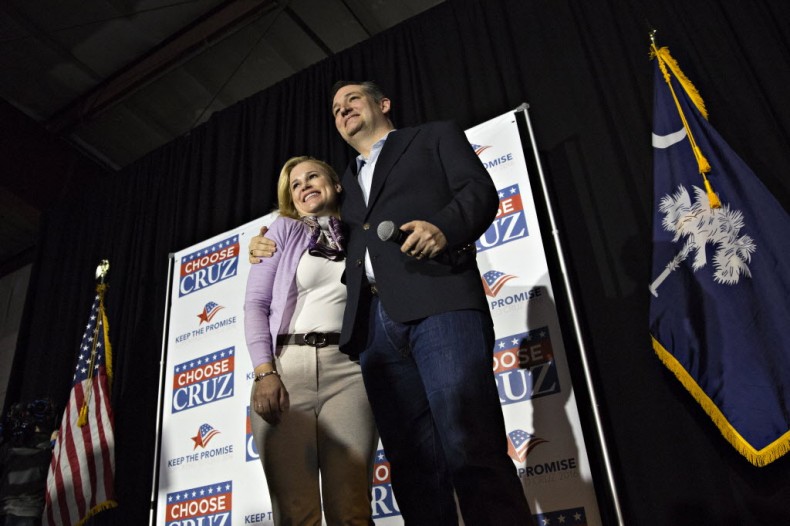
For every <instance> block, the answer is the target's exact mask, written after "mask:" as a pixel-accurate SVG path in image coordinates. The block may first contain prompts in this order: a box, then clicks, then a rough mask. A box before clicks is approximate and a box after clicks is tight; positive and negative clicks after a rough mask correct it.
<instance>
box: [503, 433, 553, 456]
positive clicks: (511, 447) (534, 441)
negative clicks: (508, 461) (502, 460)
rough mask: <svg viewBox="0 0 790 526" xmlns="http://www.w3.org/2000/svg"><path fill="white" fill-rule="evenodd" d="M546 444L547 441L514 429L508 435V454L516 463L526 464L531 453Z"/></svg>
mask: <svg viewBox="0 0 790 526" xmlns="http://www.w3.org/2000/svg"><path fill="white" fill-rule="evenodd" d="M544 442H547V440H544V439H542V438H540V437H536V436H535V435H530V434H529V433H527V432H526V431H524V430H523V429H514V430H513V431H511V432H510V433H508V434H507V454H508V455H509V456H510V458H512V459H513V460H514V461H516V462H524V461H525V460H527V455H529V452H530V451H532V450H533V449H535V447H537V446H539V445H540V444H543V443H544Z"/></svg>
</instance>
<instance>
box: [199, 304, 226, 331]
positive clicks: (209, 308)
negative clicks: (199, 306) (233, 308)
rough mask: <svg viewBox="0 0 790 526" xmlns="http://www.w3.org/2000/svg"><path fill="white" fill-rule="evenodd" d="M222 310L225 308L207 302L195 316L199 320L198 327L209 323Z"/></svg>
mask: <svg viewBox="0 0 790 526" xmlns="http://www.w3.org/2000/svg"><path fill="white" fill-rule="evenodd" d="M224 308H225V307H223V306H222V305H219V304H218V303H216V302H214V301H209V302H208V303H206V306H205V307H203V312H201V313H200V314H198V315H197V317H198V318H199V319H200V325H203V324H204V323H208V322H210V321H211V319H212V318H213V317H214V316H216V315H217V313H218V312H219V311H220V310H221V309H224Z"/></svg>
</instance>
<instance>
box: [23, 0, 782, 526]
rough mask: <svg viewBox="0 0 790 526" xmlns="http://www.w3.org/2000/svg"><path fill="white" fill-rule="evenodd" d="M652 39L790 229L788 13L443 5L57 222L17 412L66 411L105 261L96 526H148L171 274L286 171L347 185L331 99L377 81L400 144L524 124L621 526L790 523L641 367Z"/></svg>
mask: <svg viewBox="0 0 790 526" xmlns="http://www.w3.org/2000/svg"><path fill="white" fill-rule="evenodd" d="M651 27H654V28H656V29H658V31H659V32H658V36H657V37H658V42H659V44H660V45H666V46H669V47H670V49H671V50H672V52H673V55H674V56H675V58H676V59H677V60H678V61H679V63H680V65H681V67H682V68H683V69H684V71H685V72H686V74H687V75H688V76H689V77H690V78H691V80H692V81H693V82H694V83H695V84H696V86H697V88H698V89H699V90H700V92H701V94H702V96H703V98H704V100H705V102H706V104H707V107H708V110H709V113H710V121H711V122H712V124H713V125H714V127H716V128H717V130H718V131H719V132H720V133H721V134H722V135H723V136H724V137H725V139H726V140H727V141H728V142H729V144H730V146H732V147H733V149H735V151H737V152H738V153H739V154H740V155H741V156H742V157H743V158H744V159H745V160H746V162H747V163H748V164H749V165H750V166H751V167H752V169H753V170H754V171H755V172H756V173H757V174H758V176H759V177H760V178H761V179H762V180H763V181H764V183H765V184H766V185H767V186H768V187H769V188H770V189H771V190H772V191H773V192H774V194H775V195H776V196H777V198H778V199H779V200H780V201H781V202H782V203H783V204H784V205H785V208H788V203H790V178H788V177H787V171H788V167H790V100H789V98H788V96H787V94H786V93H787V86H788V85H790V3H788V2H787V1H786V0H740V1H737V0H726V1H725V0H719V1H714V0H694V1H689V0H660V1H652V2H651V1H647V0H596V1H575V0H533V1H525V0H450V1H448V2H446V3H444V4H442V5H440V6H437V7H436V8H434V9H432V10H430V11H428V12H426V13H424V14H422V15H420V16H418V17H416V18H414V19H411V20H408V21H406V22H405V23H403V24H401V25H399V26H397V27H395V28H393V29H391V30H389V31H387V32H385V33H382V34H379V35H377V36H375V37H374V38H372V39H370V40H369V41H367V42H365V43H363V44H360V45H358V46H356V47H354V48H351V49H349V50H346V51H344V52H342V53H340V54H338V55H336V56H333V57H331V58H328V59H326V60H324V61H323V62H321V63H319V64H317V65H315V66H314V67H312V68H310V69H308V70H306V71H304V72H301V73H299V74H297V75H294V76H293V77H291V78H289V79H287V80H285V81H283V82H281V83H279V84H277V85H275V86H274V87H272V88H270V89H267V90H265V91H262V92H260V93H258V94H256V95H255V96H252V97H250V98H249V99H246V100H244V101H242V102H240V103H238V104H236V105H234V106H232V107H230V108H228V109H226V110H224V111H222V112H219V113H217V114H215V115H214V116H213V117H212V118H211V119H210V121H209V122H208V123H206V124H204V125H202V126H200V127H199V128H197V129H195V130H193V131H192V132H191V133H190V134H188V135H186V136H184V137H181V138H179V139H178V140H176V141H173V142H172V143H170V144H168V145H166V146H164V147H162V148H160V149H158V150H157V151H155V152H153V153H151V154H149V155H148V156H146V157H145V158H143V159H141V160H140V161H138V162H136V163H134V164H133V165H132V166H130V167H128V168H127V169H125V170H123V171H122V172H120V173H118V174H116V175H114V176H112V177H110V178H108V179H106V180H103V181H101V182H99V183H97V184H95V185H93V186H90V187H82V188H79V189H77V190H75V192H74V193H73V194H72V195H69V196H68V197H67V198H65V199H63V200H62V202H61V203H59V205H58V206H57V207H55V208H53V209H51V210H49V212H48V213H47V214H46V218H45V224H44V228H43V234H42V238H41V242H40V254H39V256H38V258H37V261H36V263H35V265H34V269H33V276H32V279H31V285H30V291H29V299H28V304H27V306H26V312H25V315H24V321H23V327H22V331H21V333H20V344H19V352H18V353H17V359H16V362H15V365H14V374H13V382H12V385H11V386H9V394H8V398H9V400H12V401H14V400H27V399H31V398H34V397H38V396H51V397H52V398H53V399H54V400H55V401H56V403H57V404H58V405H59V406H60V407H62V406H63V404H65V401H66V399H67V396H68V392H69V380H70V378H71V371H72V367H73V362H74V359H75V355H76V346H77V344H78V342H79V341H80V336H81V333H82V330H83V324H84V323H85V321H86V320H85V316H87V313H88V309H89V307H90V302H91V299H92V297H93V293H94V291H93V288H94V279H93V272H94V269H95V267H96V265H97V263H98V262H99V260H100V259H102V258H108V259H109V260H110V262H111V265H112V268H111V271H110V276H109V283H110V289H109V292H108V295H107V308H108V313H109V319H110V335H111V339H112V342H113V348H114V355H115V383H114V386H113V405H114V408H115V417H116V420H115V422H116V430H115V431H116V438H117V448H116V456H117V470H116V489H117V493H118V498H119V501H120V507H119V508H118V509H116V510H111V511H107V512H103V513H101V514H99V515H98V516H97V517H96V518H95V519H94V520H93V523H94V524H113V525H133V526H139V525H144V524H147V523H148V517H149V507H150V504H149V502H150V497H151V482H152V472H153V464H154V458H153V456H154V446H155V441H156V436H155V423H156V418H157V415H156V408H157V399H158V389H159V385H158V381H159V360H160V353H161V349H162V332H163V321H164V317H165V295H166V286H167V261H168V254H169V253H170V252H173V251H176V250H178V249H181V248H184V247H186V246H189V245H191V244H193V243H196V242H198V241H201V240H203V239H205V238H208V237H210V236H212V235H215V234H218V233H220V232H223V231H225V230H227V229H229V228H232V227H235V226H237V225H240V224H243V223H245V222H247V221H250V220H252V219H254V218H256V217H259V216H261V215H263V214H265V213H267V212H268V211H270V210H271V208H272V206H273V205H274V198H275V179H276V175H277V173H278V171H279V167H280V166H281V164H282V163H283V162H284V161H285V160H286V159H287V158H288V157H290V156H292V155H296V154H304V153H307V154H312V155H315V156H318V157H321V158H324V159H326V160H327V161H329V162H330V163H331V164H333V165H334V166H335V167H337V168H338V169H339V170H342V169H343V168H344V166H345V164H346V162H347V160H348V159H349V158H350V155H351V152H350V150H349V149H348V147H347V146H346V145H345V143H343V142H342V141H341V140H340V138H339V137H338V136H337V134H336V131H335V130H334V126H333V124H332V121H331V118H330V114H329V99H328V89H329V87H330V86H331V84H332V83H333V82H334V81H335V80H337V79H340V78H352V79H368V78H369V79H374V80H376V81H378V82H379V83H380V84H382V85H383V86H384V87H385V89H386V90H387V91H388V92H389V95H390V97H391V98H392V100H393V105H394V116H395V120H396V125H399V126H407V125H411V124H416V123H420V122H423V121H427V120H435V119H447V118H454V119H456V120H457V121H458V122H459V123H460V125H461V126H463V127H470V126H473V125H475V124H478V123H480V122H482V121H485V120H487V119H489V118H491V117H494V116H496V115H499V114H501V113H504V112H506V111H508V110H511V109H513V108H515V107H516V106H518V105H519V104H520V103H522V102H527V103H529V104H530V115H531V117H532V121H533V124H534V127H535V133H536V136H537V142H538V147H539V150H540V154H541V158H542V163H543V166H544V169H545V171H546V173H547V176H548V178H549V180H550V185H551V190H552V194H553V198H554V202H555V205H556V211H557V212H558V216H559V217H558V219H559V222H560V234H561V236H562V238H563V240H564V242H565V246H566V249H567V253H568V256H569V262H568V263H569V267H570V272H571V278H572V282H573V285H574V287H575V288H576V292H577V293H578V298H577V299H578V300H579V305H578V307H579V309H580V312H581V315H582V316H583V328H584V337H585V339H586V341H587V343H588V346H589V348H588V351H589V352H590V356H589V358H590V360H591V362H592V366H593V374H594V377H595V380H596V384H595V387H596V389H597V392H598V395H599V397H600V400H599V401H600V404H601V410H602V412H603V415H604V425H605V429H606V433H607V438H608V440H609V442H608V445H609V451H610V454H611V456H612V460H613V464H614V466H613V468H614V473H615V476H616V479H617V485H618V491H619V493H620V497H621V504H622V506H623V513H624V516H625V519H626V523H627V524H629V525H661V526H678V525H695V526H696V525H707V524H717V525H732V526H735V525H744V524H748V525H770V526H775V525H778V524H787V523H788V521H789V520H790V519H788V517H790V475H789V473H790V455H788V456H787V457H785V458H782V459H779V460H777V461H776V462H774V463H773V464H771V465H769V466H767V467H764V468H756V467H753V466H752V465H750V464H749V463H748V462H747V461H746V460H745V459H744V458H742V457H741V456H740V455H739V454H738V453H736V452H735V450H734V449H733V448H732V447H731V446H730V445H729V444H728V443H727V442H725V440H724V439H723V438H722V437H721V436H720V434H719V432H718V431H717V430H716V428H715V427H714V425H713V424H712V423H711V421H710V420H709V418H708V417H707V416H706V415H705V414H704V413H703V411H702V409H701V408H700V407H699V406H698V405H697V404H696V403H695V402H694V401H693V400H692V398H691V396H690V395H689V394H688V393H687V392H686V391H685V390H684V389H683V388H682V387H681V386H680V384H679V382H677V380H675V379H674V377H673V376H672V375H671V374H670V373H669V372H668V371H667V370H666V369H665V368H664V366H663V365H661V363H660V362H659V360H658V359H657V357H656V356H655V355H654V354H653V351H652V349H651V345H650V339H649V335H648V332H647V319H648V302H649V293H648V289H647V286H648V283H649V281H650V268H649V267H650V250H651V247H650V237H651V234H650V232H651V230H650V228H651V224H652V168H651V166H652V165H651V163H652V157H651V156H652V152H651V146H650V133H651V118H652V117H651V112H652V79H653V73H652V64H651V62H650V61H649V60H648V44H649V41H648V31H649V29H650V28H651ZM784 351H787V350H784ZM607 521H608V523H611V520H610V519H607ZM470 526H474V525H470Z"/></svg>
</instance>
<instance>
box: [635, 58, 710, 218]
mask: <svg viewBox="0 0 790 526" xmlns="http://www.w3.org/2000/svg"><path fill="white" fill-rule="evenodd" d="M650 49H651V52H650V56H651V58H656V59H658V67H659V68H660V69H661V73H662V74H663V76H664V81H665V82H666V83H667V86H669V91H670V92H671V93H672V98H673V99H675V106H676V107H677V110H678V114H679V115H680V120H681V121H683V127H684V128H685V129H686V134H687V135H688V138H689V142H690V144H691V150H692V152H693V153H694V158H695V159H697V169H698V170H699V174H700V175H701V176H702V180H703V183H704V185H705V193H706V194H707V195H708V203H709V205H710V207H711V208H721V201H720V200H719V196H718V195H716V192H715V191H714V190H713V186H712V185H711V183H710V181H709V180H708V177H707V174H708V173H710V171H711V167H710V163H709V162H708V159H706V158H705V155H704V154H703V153H702V150H700V148H699V146H697V142H696V141H695V140H694V134H693V133H691V128H690V127H689V125H688V121H687V120H686V116H685V115H684V114H683V109H682V108H681V107H680V101H678V97H677V95H676V94H675V89H674V88H673V87H672V82H671V76H670V72H671V74H672V75H674V76H675V78H676V79H677V80H678V82H679V83H680V85H681V87H682V88H683V90H684V91H685V92H686V94H687V95H688V96H689V98H690V99H691V102H693V103H694V106H696V107H697V109H698V110H699V112H700V113H701V114H702V116H703V117H704V118H705V119H706V120H707V119H708V110H707V109H705V101H703V100H702V96H700V94H699V91H697V88H696V87H695V86H694V84H692V83H691V81H690V80H689V79H688V77H687V76H686V75H685V73H683V71H682V70H681V69H680V66H679V65H678V63H677V61H676V60H675V59H674V58H673V57H672V55H670V53H669V48H667V47H662V48H658V47H657V46H656V45H655V43H653V44H651V45H650Z"/></svg>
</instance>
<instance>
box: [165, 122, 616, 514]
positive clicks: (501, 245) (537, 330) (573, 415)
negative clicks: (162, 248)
mask: <svg viewBox="0 0 790 526" xmlns="http://www.w3.org/2000/svg"><path fill="white" fill-rule="evenodd" d="M466 133H467V138H468V139H469V142H470V143H471V145H472V147H473V148H474V149H475V151H476V152H477V154H478V156H479V157H480V160H481V162H482V163H483V164H484V165H485V167H486V168H487V170H488V172H489V174H490V175H491V178H492V179H493V181H494V183H495V185H496V188H497V190H498V191H499V197H500V204H499V210H498V212H497V215H496V219H495V220H494V222H493V223H492V224H491V226H490V227H489V228H488V230H487V231H486V232H485V234H483V236H481V237H480V239H479V240H478V241H477V243H476V245H477V252H478V265H479V267H480V273H481V276H480V279H481V284H482V286H483V288H484V290H485V293H486V295H487V297H488V301H489V308H490V310H491V314H492V316H493V319H494V325H495V330H496V343H495V349H494V364H493V374H494V376H495V378H496V384H497V389H498V391H499V397H500V402H501V403H502V410H503V413H504V416H505V424H506V430H507V439H508V444H509V446H508V453H509V455H510V457H511V459H512V460H513V464H514V467H515V469H516V470H517V472H518V475H519V478H520V480H521V482H522V486H523V487H524V491H525V494H526V496H527V499H528V501H529V503H530V507H531V509H532V512H533V514H534V515H535V517H536V519H537V520H538V521H539V522H538V523H539V524H544V523H546V522H545V521H547V520H551V521H552V522H551V524H555V523H556V524H561V523H562V524H568V525H576V526H581V525H589V526H600V525H601V519H600V513H599V510H598V504H597V501H596V496H595V489H594V487H593V482H592V475H591V472H590V466H589V462H588V457H587V450H586V447H585V441H584V437H583V435H582V431H581V425H580V422H579V414H578V409H577V406H576V400H575V397H574V393H573V385H572V383H571V378H570V374H569V371H568V364H567V361H566V356H565V347H564V338H568V337H570V336H569V335H570V334H572V332H570V330H569V329H568V328H564V327H561V326H560V321H559V318H558V315H557V310H556V308H555V296H554V294H555V293H554V287H553V286H552V282H551V279H550V278H549V271H548V261H547V257H546V251H545V249H544V240H543V239H542V238H541V233H540V224H539V218H538V214H537V212H536V208H535V202H534V197H533V192H532V188H531V186H530V181H529V177H528V172H527V163H526V159H525V152H524V151H523V148H522V142H521V138H520V135H519V130H518V126H517V122H516V113H514V112H510V113H507V114H504V115H502V116H500V117H497V118H495V119H492V120H490V121H488V122H485V123H483V124H480V125H479V126H476V127H474V128H471V129H470V130H467V132H466ZM275 217H276V215H275V214H274V213H272V214H269V215H267V216H264V217H263V218H260V219H256V220H254V221H251V222H250V223H248V224H246V225H243V226H240V227H238V228H235V229H233V230H230V231H228V232H225V233H222V234H220V235H217V236H215V237H213V238H211V239H207V240H206V241H204V242H202V243H198V244H196V245H194V246H192V247H189V248H186V249H183V250H181V251H178V252H176V253H175V254H173V262H172V264H173V269H174V272H173V281H172V284H171V294H170V299H171V305H170V310H169V315H168V319H167V325H168V326H167V334H168V341H167V343H166V348H165V349H164V357H163V381H162V400H163V407H162V414H161V423H160V426H159V429H160V435H161V446H160V451H159V461H158V474H157V475H158V477H157V481H158V482H157V486H156V489H155V493H156V497H155V500H156V512H155V514H153V515H154V516H153V519H152V520H153V521H154V522H152V524H156V525H157V526H159V525H162V526H165V525H166V526H188V525H209V524H211V525H213V524H222V525H228V526H231V525H257V526H268V525H273V524H274V523H273V520H272V507H271V500H270V498H269V493H268V488H267V486H266V481H265V478H264V475H263V468H262V466H261V462H260V456H259V453H258V451H257V448H256V446H255V442H254V440H253V438H252V432H251V429H250V419H249V414H250V413H249V412H250V406H249V399H250V391H251V388H252V379H253V373H252V365H251V363H250V360H249V356H248V354H247V350H246V346H245V341H244V324H243V315H244V314H243V304H244V295H245V287H246V283H247V275H248V273H249V268H250V264H249V262H248V259H247V256H246V247H247V245H248V243H249V239H250V237H252V236H254V235H256V234H257V233H258V232H259V230H260V227H261V226H263V225H268V224H270V223H271V222H272V221H273V220H274V219H275ZM390 475H391V474H390V465H389V462H388V461H387V457H386V452H385V451H384V449H383V447H382V446H381V444H379V448H378V451H377V455H376V459H375V464H374V469H373V481H372V495H371V502H372V504H371V505H372V510H373V518H374V521H375V523H376V525H377V526H402V525H403V519H402V516H401V514H400V510H399V508H398V503H397V500H396V498H395V495H394V493H393V491H392V485H391V482H390V480H391V476H390ZM469 526H473V525H469Z"/></svg>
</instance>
